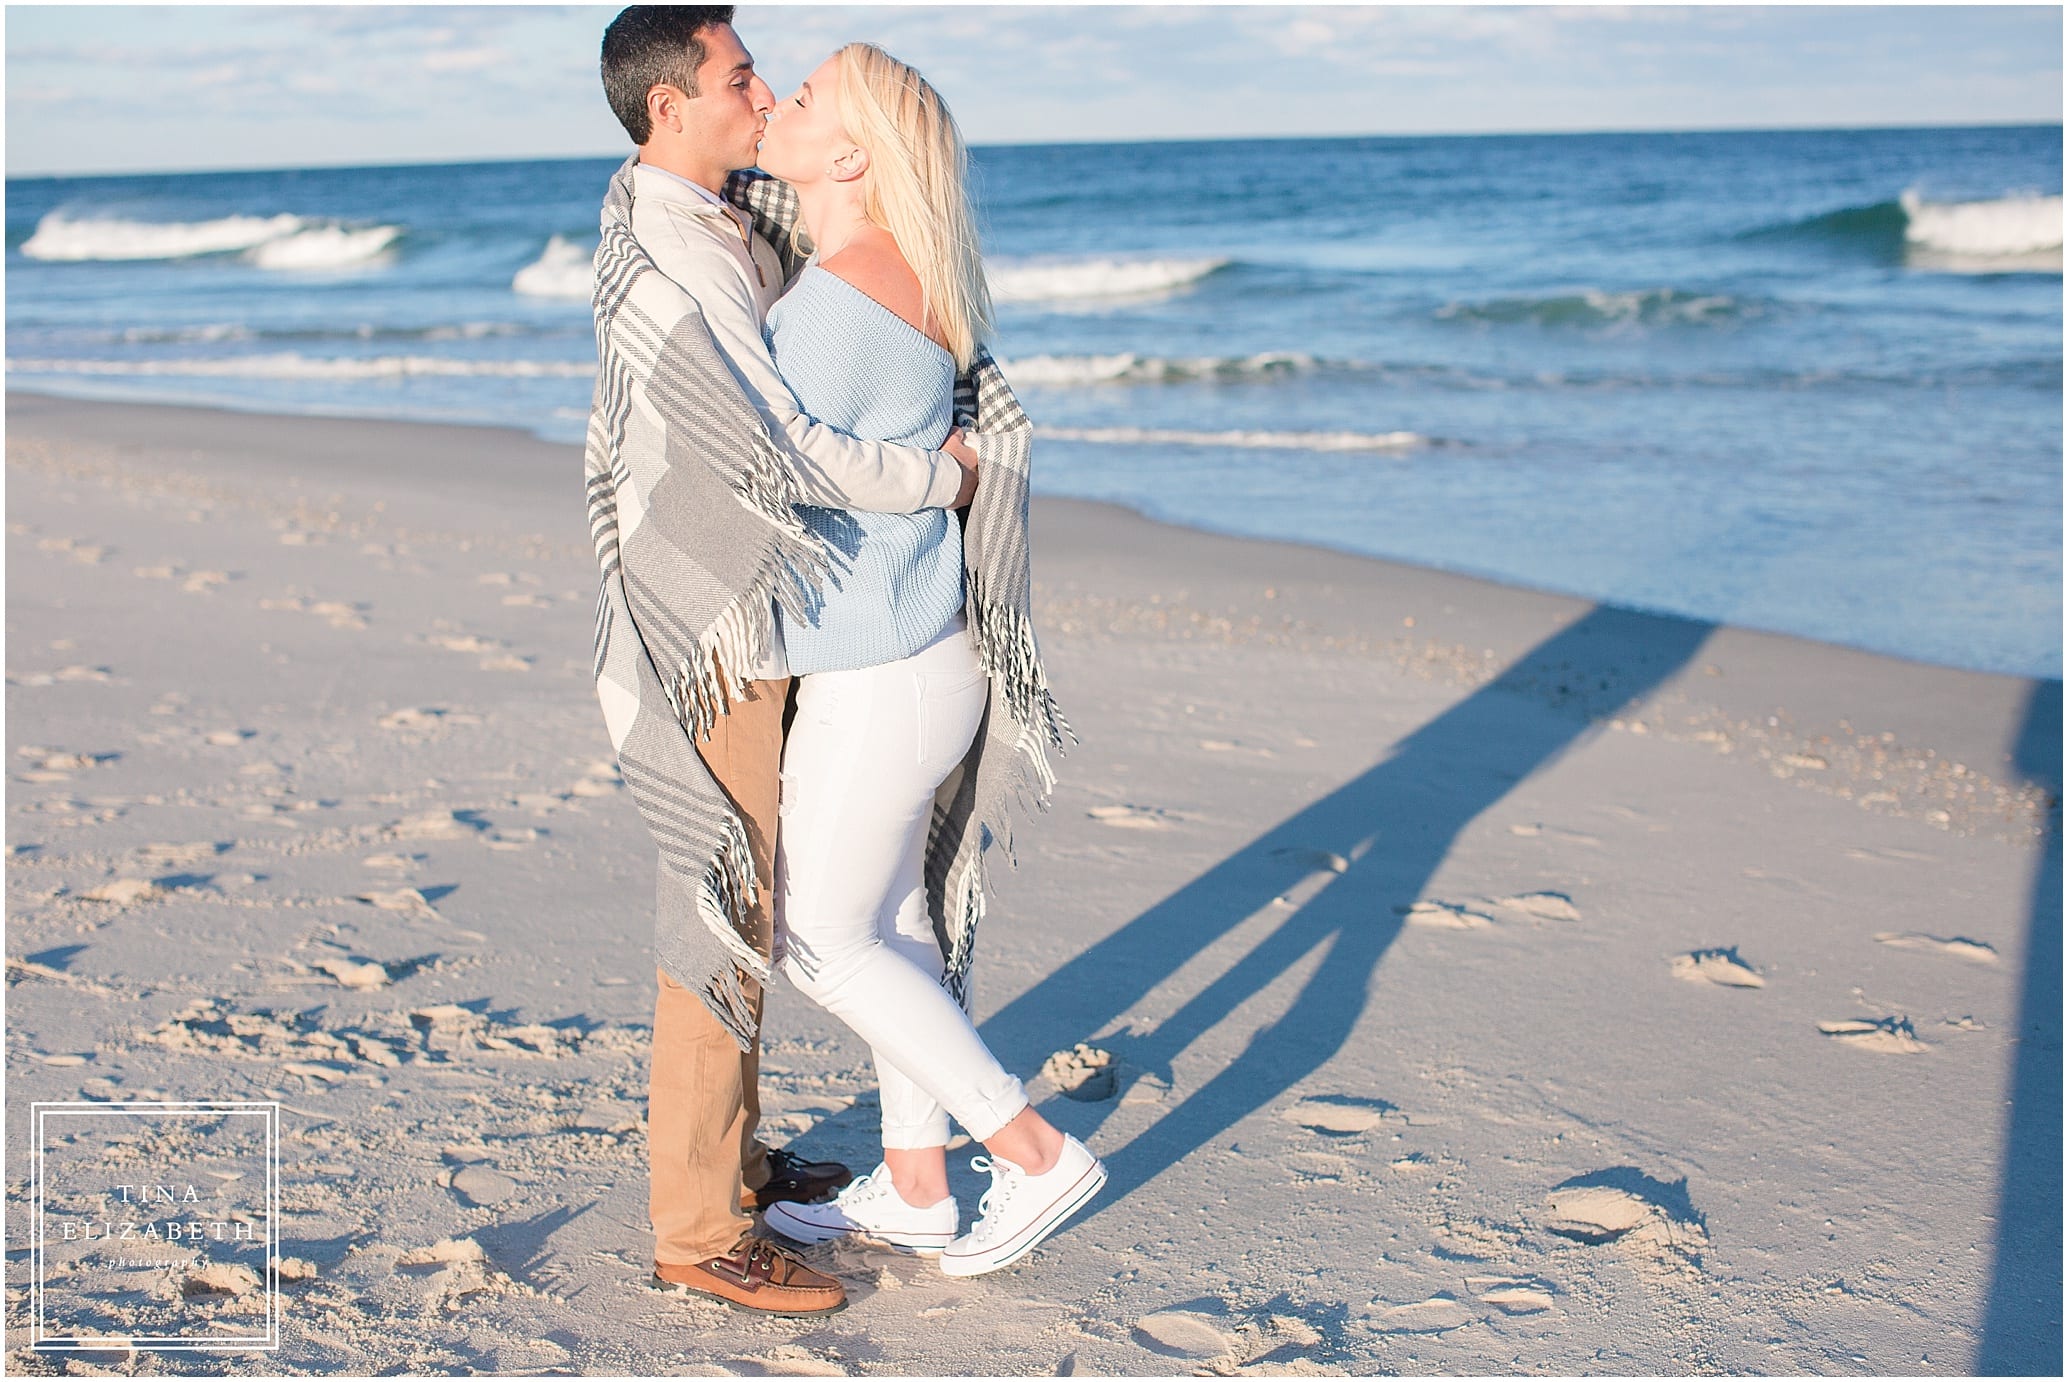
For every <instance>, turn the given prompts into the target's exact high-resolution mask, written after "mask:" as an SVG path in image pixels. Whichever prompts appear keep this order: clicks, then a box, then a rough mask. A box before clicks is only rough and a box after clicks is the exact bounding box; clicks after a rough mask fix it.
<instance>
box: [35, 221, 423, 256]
mask: <svg viewBox="0 0 2068 1382" xmlns="http://www.w3.org/2000/svg"><path fill="white" fill-rule="evenodd" d="M401 236H402V227H400V226H366V227H359V228H351V227H347V226H344V225H342V224H339V223H337V222H334V221H331V222H317V221H310V220H307V219H305V218H303V217H301V216H290V215H286V214H284V213H283V214H281V215H278V216H223V217H218V218H217V219H215V220H212V221H130V220H122V219H119V218H114V217H81V218H77V219H74V218H73V217H71V216H69V215H68V214H66V213H65V212H63V211H53V212H51V213H50V214H49V215H47V216H45V217H44V218H43V219H42V220H40V221H38V222H37V223H36V230H35V233H34V234H32V235H30V236H29V238H28V239H27V240H24V241H23V242H22V246H21V250H22V253H23V254H25V255H27V256H28V257H29V258H31V259H42V260H46V261H50V262H53V263H67V262H69V263H86V262H92V261H108V260H147V259H192V258H195V257H197V256H200V255H206V254H235V253H243V254H245V255H246V256H247V257H249V258H250V260H251V261H252V262H253V263H254V264H256V265H258V266H259V267H260V268H262V269H334V268H342V267H344V266H347V265H351V264H360V263H364V262H366V261H368V260H371V259H374V258H376V257H378V256H379V255H380V254H382V253H383V252H384V251H386V250H387V248H388V247H389V246H390V245H392V244H393V243H394V242H395V241H396V240H398V239H400V238H401Z"/></svg>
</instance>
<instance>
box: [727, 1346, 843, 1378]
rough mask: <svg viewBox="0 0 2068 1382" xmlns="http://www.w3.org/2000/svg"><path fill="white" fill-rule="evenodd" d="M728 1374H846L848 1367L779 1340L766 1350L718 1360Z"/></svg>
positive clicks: (780, 1375)
mask: <svg viewBox="0 0 2068 1382" xmlns="http://www.w3.org/2000/svg"><path fill="white" fill-rule="evenodd" d="M718 1366H719V1367H720V1368H722V1369H723V1370H724V1371H725V1373H726V1374H727V1375H728V1376H731V1377H845V1376H847V1369H846V1368H844V1367H842V1366H841V1365H840V1364H838V1363H835V1362H832V1361H831V1360H829V1359H825V1358H821V1357H819V1356H818V1355H817V1354H815V1353H813V1352H812V1351H811V1350H809V1349H807V1348H805V1347H804V1346H803V1345H801V1344H778V1345H777V1346H776V1347H774V1348H772V1349H770V1350H769V1351H768V1352H766V1353H757V1354H750V1355H748V1356H747V1357H744V1358H728V1359H726V1360H725V1361H724V1362H722V1363H720V1364H718Z"/></svg>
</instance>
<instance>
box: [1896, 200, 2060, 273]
mask: <svg viewBox="0 0 2068 1382" xmlns="http://www.w3.org/2000/svg"><path fill="white" fill-rule="evenodd" d="M1900 205H1901V206H1902V208H1903V215H1904V220H1905V223H1906V224H1905V226H1904V230H1903V240H1904V243H1905V244H1906V245H1907V246H1909V247H1910V249H1911V250H1912V251H1914V252H1916V253H1913V255H1912V258H1913V259H1915V260H1917V261H1918V262H1920V263H1922V264H1923V265H1924V266H1926V267H1941V268H1950V269H1973V270H1978V271H1987V270H1988V269H1991V268H2031V269H2048V268H2051V269H2052V270H2053V271H2054V272H2056V273H2058V272H2060V269H2061V199H2060V198H2059V197H2041V196H2022V197H1997V198H1994V199H1992V200H1989V201H1975V202H1928V201H1925V200H1924V199H1923V198H1922V197H1920V196H1919V195H1918V194H1917V193H1915V192H1905V193H1903V196H1902V199H1901V202H1900ZM1934 259H1941V260H1943V261H1945V262H1942V263H1937V264H1934V263H1933V261H1934Z"/></svg>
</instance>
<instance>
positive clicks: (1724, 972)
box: [1673, 946, 1766, 989]
mask: <svg viewBox="0 0 2068 1382" xmlns="http://www.w3.org/2000/svg"><path fill="white" fill-rule="evenodd" d="M1673 977H1674V978H1676V979H1686V980H1688V981H1689V982H1690V983H1696V984H1720V985H1722V986H1723V987H1725V988H1740V989H1758V988H1765V987H1766V980H1765V979H1763V978H1761V977H1760V974H1759V971H1758V970H1756V969H1754V968H1753V967H1752V966H1751V965H1748V964H1746V963H1745V962H1744V961H1743V960H1741V959H1739V958H1738V948H1737V947H1736V946H1728V947H1725V948H1723V949H1720V950H1691V951H1689V952H1688V953H1687V954H1685V955H1675V956H1674V957H1673Z"/></svg>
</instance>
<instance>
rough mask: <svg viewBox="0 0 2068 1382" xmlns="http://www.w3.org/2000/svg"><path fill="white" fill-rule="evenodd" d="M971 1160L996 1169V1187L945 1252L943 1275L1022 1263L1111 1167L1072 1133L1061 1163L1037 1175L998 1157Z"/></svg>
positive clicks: (977, 1273) (982, 1168)
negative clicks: (967, 1229) (972, 1219)
mask: <svg viewBox="0 0 2068 1382" xmlns="http://www.w3.org/2000/svg"><path fill="white" fill-rule="evenodd" d="M969 1164H970V1167H971V1168H972V1169H974V1170H978V1171H989V1172H990V1173H991V1188H990V1189H989V1190H986V1191H985V1192H984V1198H983V1199H981V1200H979V1201H978V1202H977V1213H979V1214H980V1215H982V1216H983V1217H982V1218H980V1219H978V1220H977V1222H976V1224H975V1226H974V1227H972V1228H971V1229H970V1231H969V1232H968V1233H966V1234H964V1235H963V1236H962V1237H960V1238H957V1239H956V1240H955V1241H954V1242H952V1243H950V1244H948V1247H947V1250H946V1251H944V1252H943V1253H942V1254H941V1273H942V1275H944V1276H981V1275H982V1274H983V1273H985V1272H995V1271H997V1270H998V1269H999V1268H1000V1267H1007V1266H1010V1265H1012V1264H1013V1263H1015V1262H1017V1261H1019V1260H1020V1259H1021V1258H1022V1257H1025V1256H1026V1255H1027V1254H1028V1253H1030V1252H1032V1251H1033V1250H1034V1247H1035V1245H1036V1244H1038V1243H1040V1242H1041V1240H1042V1239H1044V1238H1046V1237H1048V1235H1049V1234H1051V1233H1054V1232H1055V1231H1056V1229H1058V1228H1059V1227H1061V1226H1062V1223H1063V1221H1064V1220H1065V1219H1067V1218H1069V1217H1070V1216H1071V1215H1072V1214H1075V1213H1076V1212H1077V1211H1078V1210H1079V1209H1081V1208H1083V1207H1084V1205H1085V1204H1086V1203H1088V1202H1089V1201H1090V1199H1091V1197H1092V1196H1093V1195H1096V1194H1098V1193H1099V1187H1100V1186H1102V1185H1104V1184H1105V1183H1106V1168H1105V1167H1104V1166H1103V1165H1101V1164H1100V1162H1099V1159H1098V1158H1097V1157H1095V1156H1093V1155H1092V1154H1091V1152H1090V1151H1089V1150H1087V1149H1086V1147H1085V1145H1084V1144H1083V1143H1082V1142H1079V1141H1078V1140H1077V1139H1076V1138H1074V1137H1072V1136H1070V1135H1069V1134H1068V1133H1065V1134H1063V1150H1062V1153H1061V1155H1059V1156H1057V1157H1056V1164H1055V1165H1053V1166H1051V1167H1049V1168H1048V1169H1047V1170H1046V1171H1044V1172H1042V1173H1041V1174H1040V1175H1038V1176H1034V1175H1029V1174H1028V1173H1027V1172H1025V1171H1023V1170H1021V1169H1020V1168H1019V1167H1017V1166H1015V1165H1013V1164H1012V1163H1011V1162H1009V1161H1005V1160H1003V1159H1001V1158H999V1157H982V1156H980V1157H974V1158H972V1159H971V1161H970V1163H969Z"/></svg>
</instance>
